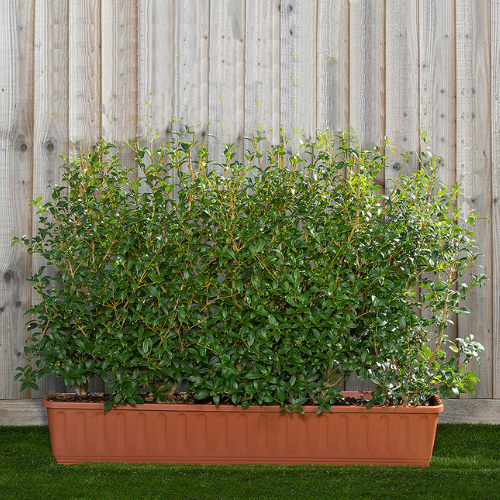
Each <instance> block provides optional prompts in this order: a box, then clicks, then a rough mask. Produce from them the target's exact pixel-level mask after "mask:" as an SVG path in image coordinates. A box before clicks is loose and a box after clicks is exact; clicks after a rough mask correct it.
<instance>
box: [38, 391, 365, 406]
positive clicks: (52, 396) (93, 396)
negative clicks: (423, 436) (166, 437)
mask: <svg viewBox="0 0 500 500" xmlns="http://www.w3.org/2000/svg"><path fill="white" fill-rule="evenodd" d="M111 396H112V394H109V393H102V392H101V393H89V394H87V395H86V396H78V394H57V393H49V394H48V396H47V399H48V400H49V401H65V402H76V403H104V402H105V401H107V400H108V399H110V398H111ZM140 396H141V397H142V399H143V400H144V402H145V403H157V402H161V403H167V404H168V403H175V404H179V403H180V404H188V405H193V404H213V400H212V398H211V397H207V398H204V399H195V398H194V394H185V393H176V394H173V395H170V396H165V397H166V401H157V400H156V399H155V398H154V397H153V395H152V393H150V392H143V393H141V394H140ZM366 403H367V400H366V399H365V398H364V397H363V396H361V397H359V398H354V397H350V396H348V397H346V398H344V400H343V401H340V400H339V401H337V402H336V403H335V405H334V406H353V405H355V406H365V405H366ZM219 404H221V405H231V406H234V405H233V403H232V402H231V399H230V398H229V397H227V396H225V397H221V399H220V403H219ZM316 404H317V403H314V401H313V400H312V399H309V401H307V402H306V403H304V405H303V406H310V405H316Z"/></svg>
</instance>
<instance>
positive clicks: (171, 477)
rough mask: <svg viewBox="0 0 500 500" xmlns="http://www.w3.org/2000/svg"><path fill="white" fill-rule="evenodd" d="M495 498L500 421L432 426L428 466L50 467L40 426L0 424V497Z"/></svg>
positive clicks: (499, 480) (499, 483) (499, 491)
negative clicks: (434, 430)
mask: <svg viewBox="0 0 500 500" xmlns="http://www.w3.org/2000/svg"><path fill="white" fill-rule="evenodd" d="M23 498H28V499H43V500H50V499H58V500H59V499H110V500H111V499H113V500H115V499H128V498H133V499H137V500H139V499H140V500H142V499H160V498H174V499H226V498H227V499H231V498H262V499H268V498H289V499H296V498H300V499H302V498H304V499H316V498H318V499H323V498H324V499H332V498H342V499H348V500H350V499H357V498H366V499H370V500H371V499H373V500H376V499H384V500H385V499H388V498H397V499H403V500H413V499H421V498H432V499H434V498H435V499H440V500H441V499H453V500H467V499H473V500H483V499H484V500H490V499H500V426H499V425H468V424H461V425H451V424H441V425H438V431H437V436H436V444H435V446H434V455H433V458H432V460H431V464H430V466H429V467H428V468H423V467H417V468H412V467H402V466H397V467H396V466H392V467H391V466H382V467H375V466H341V467H340V466H337V467H336V466H317V465H316V466H288V467H283V466H234V467H227V466H188V465H128V464H105V463H101V464H81V465H57V464H56V463H55V461H54V459H53V458H52V455H51V452H50V441H49V434H48V428H47V427H0V499H2V500H3V499H16V500H18V499H23Z"/></svg>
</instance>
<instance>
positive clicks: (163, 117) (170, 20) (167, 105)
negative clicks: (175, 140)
mask: <svg viewBox="0 0 500 500" xmlns="http://www.w3.org/2000/svg"><path fill="white" fill-rule="evenodd" d="M137 31H138V40H137V50H138V59H139V61H138V74H137V79H138V88H137V105H138V111H137V112H138V117H137V127H138V135H139V145H140V147H147V148H148V149H149V148H153V150H156V149H157V148H158V147H160V146H161V144H162V142H164V141H165V140H166V139H167V138H169V137H170V135H169V133H168V132H169V131H171V130H172V115H173V108H174V44H173V43H172V42H173V40H174V2H173V0H167V1H166V2H161V3H159V2H151V1H150V0H139V2H138V19H137ZM143 161H144V165H145V166H149V164H150V163H151V162H150V157H149V156H148V155H146V156H144V158H143ZM138 175H139V176H142V175H143V173H142V172H138ZM147 189H148V188H147V186H145V185H144V184H143V185H142V187H141V190H147Z"/></svg>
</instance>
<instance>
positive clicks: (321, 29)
mask: <svg viewBox="0 0 500 500" xmlns="http://www.w3.org/2000/svg"><path fill="white" fill-rule="evenodd" d="M349 19H350V14H349V2H347V1H346V0H335V1H334V2H331V1H329V0H319V1H318V34H317V62H316V64H317V99H316V101H317V102H316V127H317V128H318V129H319V130H325V129H327V128H328V129H330V130H331V131H332V132H340V131H343V130H347V129H348V128H349V106H350V104H349V93H350V85H349V43H350V38H349Z"/></svg>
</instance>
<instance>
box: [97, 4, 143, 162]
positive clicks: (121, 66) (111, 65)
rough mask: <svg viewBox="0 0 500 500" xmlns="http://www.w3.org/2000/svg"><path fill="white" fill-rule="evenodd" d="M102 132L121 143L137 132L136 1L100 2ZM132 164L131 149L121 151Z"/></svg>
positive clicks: (131, 137)
mask: <svg viewBox="0 0 500 500" xmlns="http://www.w3.org/2000/svg"><path fill="white" fill-rule="evenodd" d="M101 50H102V62H101V100H102V108H101V112H102V118H101V120H102V122H101V127H102V135H103V137H104V138H106V139H107V140H109V141H111V142H114V143H116V144H117V145H121V144H123V143H124V142H125V141H130V140H133V139H135V138H136V135H137V59H138V58H137V1H136V0H116V1H113V2H101ZM120 157H121V159H122V163H123V165H124V166H125V167H127V168H131V167H133V166H134V165H135V164H134V162H133V161H132V157H133V155H132V151H131V150H130V149H125V150H123V151H122V153H121V155H120Z"/></svg>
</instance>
